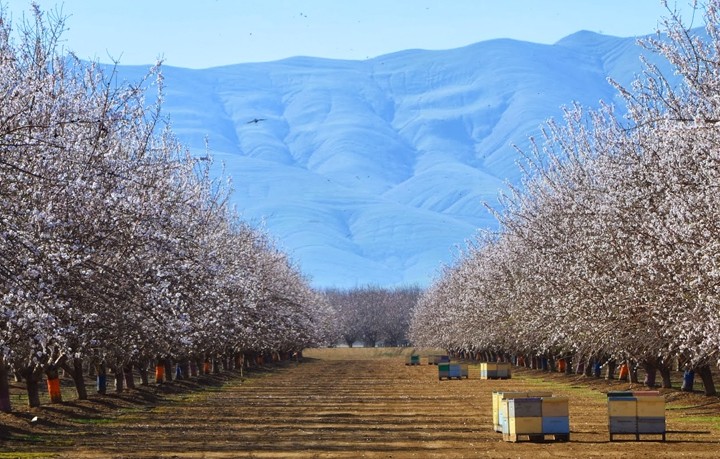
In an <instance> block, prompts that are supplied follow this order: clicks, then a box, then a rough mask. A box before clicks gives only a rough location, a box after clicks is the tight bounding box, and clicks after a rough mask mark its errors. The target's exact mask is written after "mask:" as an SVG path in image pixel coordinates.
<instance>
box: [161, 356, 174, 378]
mask: <svg viewBox="0 0 720 459" xmlns="http://www.w3.org/2000/svg"><path fill="white" fill-rule="evenodd" d="M163 363H164V364H165V380H166V381H167V382H171V381H172V380H173V374H172V370H173V366H172V359H169V358H167V359H163Z"/></svg>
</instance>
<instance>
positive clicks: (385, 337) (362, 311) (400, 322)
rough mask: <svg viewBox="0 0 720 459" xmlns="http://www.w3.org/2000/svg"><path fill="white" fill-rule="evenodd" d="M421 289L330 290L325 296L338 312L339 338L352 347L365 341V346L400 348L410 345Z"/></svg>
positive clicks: (372, 288)
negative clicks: (382, 344)
mask: <svg viewBox="0 0 720 459" xmlns="http://www.w3.org/2000/svg"><path fill="white" fill-rule="evenodd" d="M420 293H421V290H420V288H419V287H397V288H381V287H371V286H365V287H358V288H353V289H345V290H342V289H329V290H326V291H325V297H326V298H327V301H328V302H329V303H330V305H331V306H332V307H333V310H334V311H335V313H336V317H337V318H336V321H337V322H336V324H337V329H336V330H337V334H338V339H341V340H342V341H343V342H344V343H345V344H347V345H348V346H349V347H352V346H353V344H354V343H356V342H359V341H361V342H362V343H363V344H364V345H365V347H375V345H376V344H377V343H378V342H380V341H382V342H383V343H384V345H385V346H399V345H402V344H404V343H406V342H407V334H408V328H409V326H410V316H411V313H412V309H413V308H414V307H415V305H416V303H417V300H418V298H419V297H420Z"/></svg>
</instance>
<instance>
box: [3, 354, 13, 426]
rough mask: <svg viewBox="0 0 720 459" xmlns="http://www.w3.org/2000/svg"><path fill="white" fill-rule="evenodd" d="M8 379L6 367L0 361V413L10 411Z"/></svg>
mask: <svg viewBox="0 0 720 459" xmlns="http://www.w3.org/2000/svg"><path fill="white" fill-rule="evenodd" d="M9 377H10V374H9V372H8V367H7V365H5V362H4V361H3V360H2V359H0V411H2V412H3V413H9V412H11V411H12V404H11V403H10V382H9V379H8V378H9Z"/></svg>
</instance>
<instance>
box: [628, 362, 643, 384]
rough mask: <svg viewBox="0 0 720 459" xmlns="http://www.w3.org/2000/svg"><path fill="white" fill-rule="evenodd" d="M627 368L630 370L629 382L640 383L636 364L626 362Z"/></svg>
mask: <svg viewBox="0 0 720 459" xmlns="http://www.w3.org/2000/svg"><path fill="white" fill-rule="evenodd" d="M628 368H629V370H630V382H631V383H633V384H640V381H639V380H638V371H637V366H636V365H632V364H628Z"/></svg>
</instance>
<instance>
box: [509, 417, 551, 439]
mask: <svg viewBox="0 0 720 459" xmlns="http://www.w3.org/2000/svg"><path fill="white" fill-rule="evenodd" d="M508 430H509V433H510V435H524V434H541V433H543V430H542V418H541V417H539V418H537V417H535V418H516V417H512V418H509V419H508Z"/></svg>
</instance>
